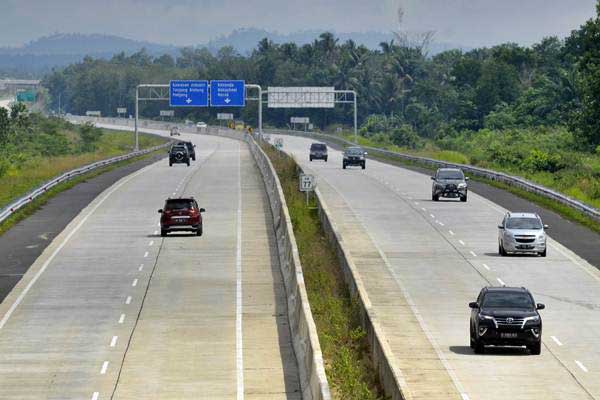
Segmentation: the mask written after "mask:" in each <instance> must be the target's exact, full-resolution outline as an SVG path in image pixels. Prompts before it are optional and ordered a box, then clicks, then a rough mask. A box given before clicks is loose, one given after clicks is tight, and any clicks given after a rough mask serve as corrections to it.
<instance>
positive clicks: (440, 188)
mask: <svg viewBox="0 0 600 400" xmlns="http://www.w3.org/2000/svg"><path fill="white" fill-rule="evenodd" d="M431 179H432V180H433V184H432V185H431V200H433V201H438V200H439V199H440V197H449V198H457V197H458V198H460V201H463V202H464V201H467V194H468V185H467V181H468V180H469V178H465V175H464V174H463V172H462V171H461V170H460V169H458V168H439V169H438V170H437V172H436V173H435V175H434V176H432V177H431Z"/></svg>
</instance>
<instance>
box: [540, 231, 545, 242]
mask: <svg viewBox="0 0 600 400" xmlns="http://www.w3.org/2000/svg"><path fill="white" fill-rule="evenodd" d="M538 240H539V241H540V242H543V241H545V240H546V235H544V234H543V233H542V234H541V235H539V236H538Z"/></svg>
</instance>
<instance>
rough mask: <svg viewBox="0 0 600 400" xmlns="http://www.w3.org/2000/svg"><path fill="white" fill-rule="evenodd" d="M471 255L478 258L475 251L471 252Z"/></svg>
mask: <svg viewBox="0 0 600 400" xmlns="http://www.w3.org/2000/svg"><path fill="white" fill-rule="evenodd" d="M469 253H471V255H472V256H473V257H477V254H475V252H474V251H473V250H471V251H469Z"/></svg>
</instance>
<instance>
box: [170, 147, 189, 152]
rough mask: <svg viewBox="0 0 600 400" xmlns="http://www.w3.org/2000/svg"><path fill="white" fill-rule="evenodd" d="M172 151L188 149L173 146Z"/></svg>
mask: <svg viewBox="0 0 600 400" xmlns="http://www.w3.org/2000/svg"><path fill="white" fill-rule="evenodd" d="M172 150H173V151H185V150H186V148H185V146H173V148H172Z"/></svg>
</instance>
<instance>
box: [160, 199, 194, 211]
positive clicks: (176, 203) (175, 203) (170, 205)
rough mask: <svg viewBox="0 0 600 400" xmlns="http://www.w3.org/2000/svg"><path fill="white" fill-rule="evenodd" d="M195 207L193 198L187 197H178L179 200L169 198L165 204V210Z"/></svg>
mask: <svg viewBox="0 0 600 400" xmlns="http://www.w3.org/2000/svg"><path fill="white" fill-rule="evenodd" d="M189 208H194V201H193V200H186V199H177V200H167V204H166V205H165V210H184V209H189Z"/></svg>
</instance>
